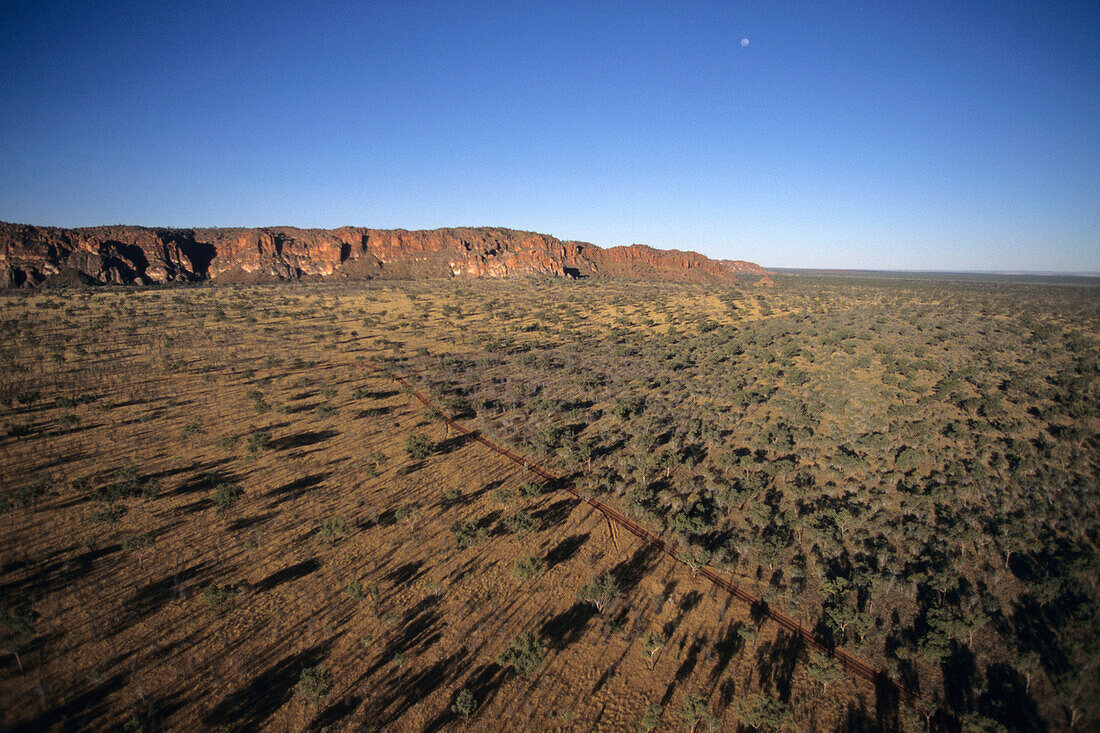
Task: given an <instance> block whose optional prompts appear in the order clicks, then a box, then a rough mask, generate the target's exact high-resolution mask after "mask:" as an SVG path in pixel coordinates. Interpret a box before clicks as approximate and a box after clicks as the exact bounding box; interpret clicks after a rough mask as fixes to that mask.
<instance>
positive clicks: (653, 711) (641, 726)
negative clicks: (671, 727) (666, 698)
mask: <svg viewBox="0 0 1100 733" xmlns="http://www.w3.org/2000/svg"><path fill="white" fill-rule="evenodd" d="M662 712H664V708H662V707H661V706H660V705H658V704H657V703H652V702H651V703H650V704H648V705H646V706H645V713H644V714H643V715H642V719H641V720H640V721H639V722H638V731H639V733H650V732H651V731H652V730H653V729H654V728H656V727H657V724H658V723H660V722H661V713H662Z"/></svg>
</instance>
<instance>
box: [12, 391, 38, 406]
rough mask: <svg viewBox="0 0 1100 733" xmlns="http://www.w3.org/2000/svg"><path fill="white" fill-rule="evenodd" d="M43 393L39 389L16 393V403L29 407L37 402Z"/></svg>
mask: <svg viewBox="0 0 1100 733" xmlns="http://www.w3.org/2000/svg"><path fill="white" fill-rule="evenodd" d="M40 395H41V393H40V392H39V391H38V390H37V389H25V390H23V391H21V392H18V393H16V395H15V401H16V402H18V403H19V404H21V405H29V404H31V403H32V402H37V401H38V397H39V396H40Z"/></svg>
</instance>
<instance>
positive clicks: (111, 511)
mask: <svg viewBox="0 0 1100 733" xmlns="http://www.w3.org/2000/svg"><path fill="white" fill-rule="evenodd" d="M126 511H127V509H126V507H125V506H121V505H118V504H108V505H106V506H104V507H100V508H99V509H96V510H95V511H94V512H92V521H93V522H98V523H100V524H115V523H116V522H118V520H120V519H122V517H123V515H125V514H126Z"/></svg>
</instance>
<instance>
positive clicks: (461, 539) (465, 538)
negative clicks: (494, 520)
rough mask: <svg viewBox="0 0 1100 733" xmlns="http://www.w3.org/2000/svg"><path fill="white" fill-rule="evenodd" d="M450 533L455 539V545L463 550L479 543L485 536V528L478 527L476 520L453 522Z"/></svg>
mask: <svg viewBox="0 0 1100 733" xmlns="http://www.w3.org/2000/svg"><path fill="white" fill-rule="evenodd" d="M451 535H452V536H453V537H454V539H455V546H457V547H458V549H460V550H463V549H465V548H467V547H473V546H474V545H477V544H480V543H481V542H482V541H483V540H484V539H485V536H486V533H485V528H484V527H479V526H478V524H477V522H475V521H473V520H470V521H468V522H455V523H454V524H453V525H451Z"/></svg>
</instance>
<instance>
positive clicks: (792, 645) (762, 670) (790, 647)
mask: <svg viewBox="0 0 1100 733" xmlns="http://www.w3.org/2000/svg"><path fill="white" fill-rule="evenodd" d="M805 656H806V642H805V640H804V639H803V638H802V637H801V636H799V635H798V634H791V633H787V632H784V631H780V632H779V633H778V634H777V635H776V637H775V641H771V642H765V643H764V644H761V645H760V649H759V650H758V651H757V656H756V667H757V671H758V672H759V675H760V685H761V688H762V689H763V690H764V691H765V692H770V691H771V690H772V688H773V687H774V688H775V690H776V691H777V692H778V693H779V699H780V701H782V702H787V701H788V700H790V698H791V684H792V682H793V680H794V673H795V670H796V669H797V668H798V663H799V661H801V660H802V659H803V658H804V657H805Z"/></svg>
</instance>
